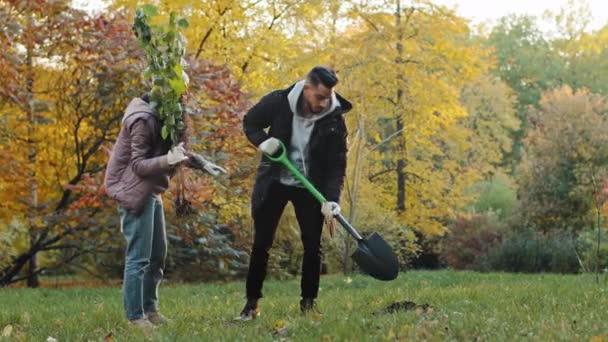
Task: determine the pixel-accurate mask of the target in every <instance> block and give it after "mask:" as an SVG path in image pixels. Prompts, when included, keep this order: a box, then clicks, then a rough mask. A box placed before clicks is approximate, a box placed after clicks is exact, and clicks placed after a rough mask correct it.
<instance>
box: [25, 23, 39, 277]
mask: <svg viewBox="0 0 608 342" xmlns="http://www.w3.org/2000/svg"><path fill="white" fill-rule="evenodd" d="M28 26H29V27H28V30H30V31H31V30H33V18H32V17H31V16H30V19H29V22H28ZM26 52H27V56H26V62H25V63H26V65H25V67H26V71H25V77H26V91H27V92H26V98H25V99H26V103H25V108H27V117H28V126H27V137H28V139H27V143H28V145H29V154H28V162H29V165H30V168H29V177H28V178H29V182H28V183H29V188H30V211H29V215H28V216H29V217H28V219H29V222H28V223H29V224H28V225H29V227H30V228H29V229H30V247H32V246H33V245H34V243H35V242H36V231H35V229H36V225H35V220H36V216H37V215H38V182H37V180H36V158H37V154H38V151H37V149H36V136H35V125H36V117H35V112H34V108H33V100H34V75H33V73H34V63H33V54H34V42H33V41H32V40H31V39H28V41H27V44H26ZM28 265H29V267H28V278H27V286H28V287H38V285H39V284H40V281H39V279H38V274H37V273H36V269H37V268H38V254H37V253H34V254H33V255H32V256H31V257H30V260H29V262H28Z"/></svg>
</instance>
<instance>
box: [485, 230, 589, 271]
mask: <svg viewBox="0 0 608 342" xmlns="http://www.w3.org/2000/svg"><path fill="white" fill-rule="evenodd" d="M489 262H490V267H491V268H492V269H493V270H499V271H507V272H555V273H578V272H579V271H580V264H579V262H578V258H577V256H576V250H575V240H574V238H573V235H572V233H568V232H563V231H558V232H553V233H550V234H543V233H539V232H533V231H529V230H528V231H523V232H519V233H513V234H512V235H511V236H509V237H508V238H506V239H505V240H504V241H503V242H502V244H500V245H499V246H498V248H497V249H495V250H494V251H492V252H491V253H490V255H489Z"/></svg>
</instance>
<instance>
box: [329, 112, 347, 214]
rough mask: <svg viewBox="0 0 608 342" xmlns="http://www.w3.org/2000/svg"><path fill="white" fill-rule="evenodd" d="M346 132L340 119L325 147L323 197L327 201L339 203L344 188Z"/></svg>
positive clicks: (342, 119)
mask: <svg viewBox="0 0 608 342" xmlns="http://www.w3.org/2000/svg"><path fill="white" fill-rule="evenodd" d="M347 136H348V131H347V128H346V123H345V122H344V118H343V117H340V121H339V123H338V128H337V133H336V134H334V135H333V139H332V140H331V141H330V143H329V144H328V146H327V149H328V160H327V169H326V170H327V174H326V181H325V191H324V195H325V198H326V199H327V200H328V201H331V202H339V201H340V195H341V193H342V189H343V187H344V177H345V175H346V156H347V152H348V151H347V150H348V145H347V140H346V138H347Z"/></svg>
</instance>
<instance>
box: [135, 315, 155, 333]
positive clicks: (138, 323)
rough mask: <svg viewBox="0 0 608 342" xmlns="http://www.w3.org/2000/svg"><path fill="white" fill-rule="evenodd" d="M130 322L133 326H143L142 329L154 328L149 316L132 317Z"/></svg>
mask: <svg viewBox="0 0 608 342" xmlns="http://www.w3.org/2000/svg"><path fill="white" fill-rule="evenodd" d="M129 324H131V325H132V326H135V327H138V328H141V329H142V330H146V331H149V330H154V328H155V327H154V324H152V323H151V322H150V321H148V319H147V318H139V319H132V320H129Z"/></svg>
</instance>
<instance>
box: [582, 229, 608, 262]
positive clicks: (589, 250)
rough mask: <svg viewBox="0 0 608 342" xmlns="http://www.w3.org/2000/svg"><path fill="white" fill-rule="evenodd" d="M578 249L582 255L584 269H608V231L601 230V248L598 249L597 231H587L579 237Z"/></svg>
mask: <svg viewBox="0 0 608 342" xmlns="http://www.w3.org/2000/svg"><path fill="white" fill-rule="evenodd" d="M577 251H578V252H579V256H580V257H581V262H582V264H583V271H587V272H595V271H596V270H598V269H599V270H600V271H603V270H606V269H608V233H607V232H606V231H605V230H602V231H601V232H600V250H599V255H598V251H597V231H587V232H584V233H582V234H581V235H579V237H578V239H577Z"/></svg>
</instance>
